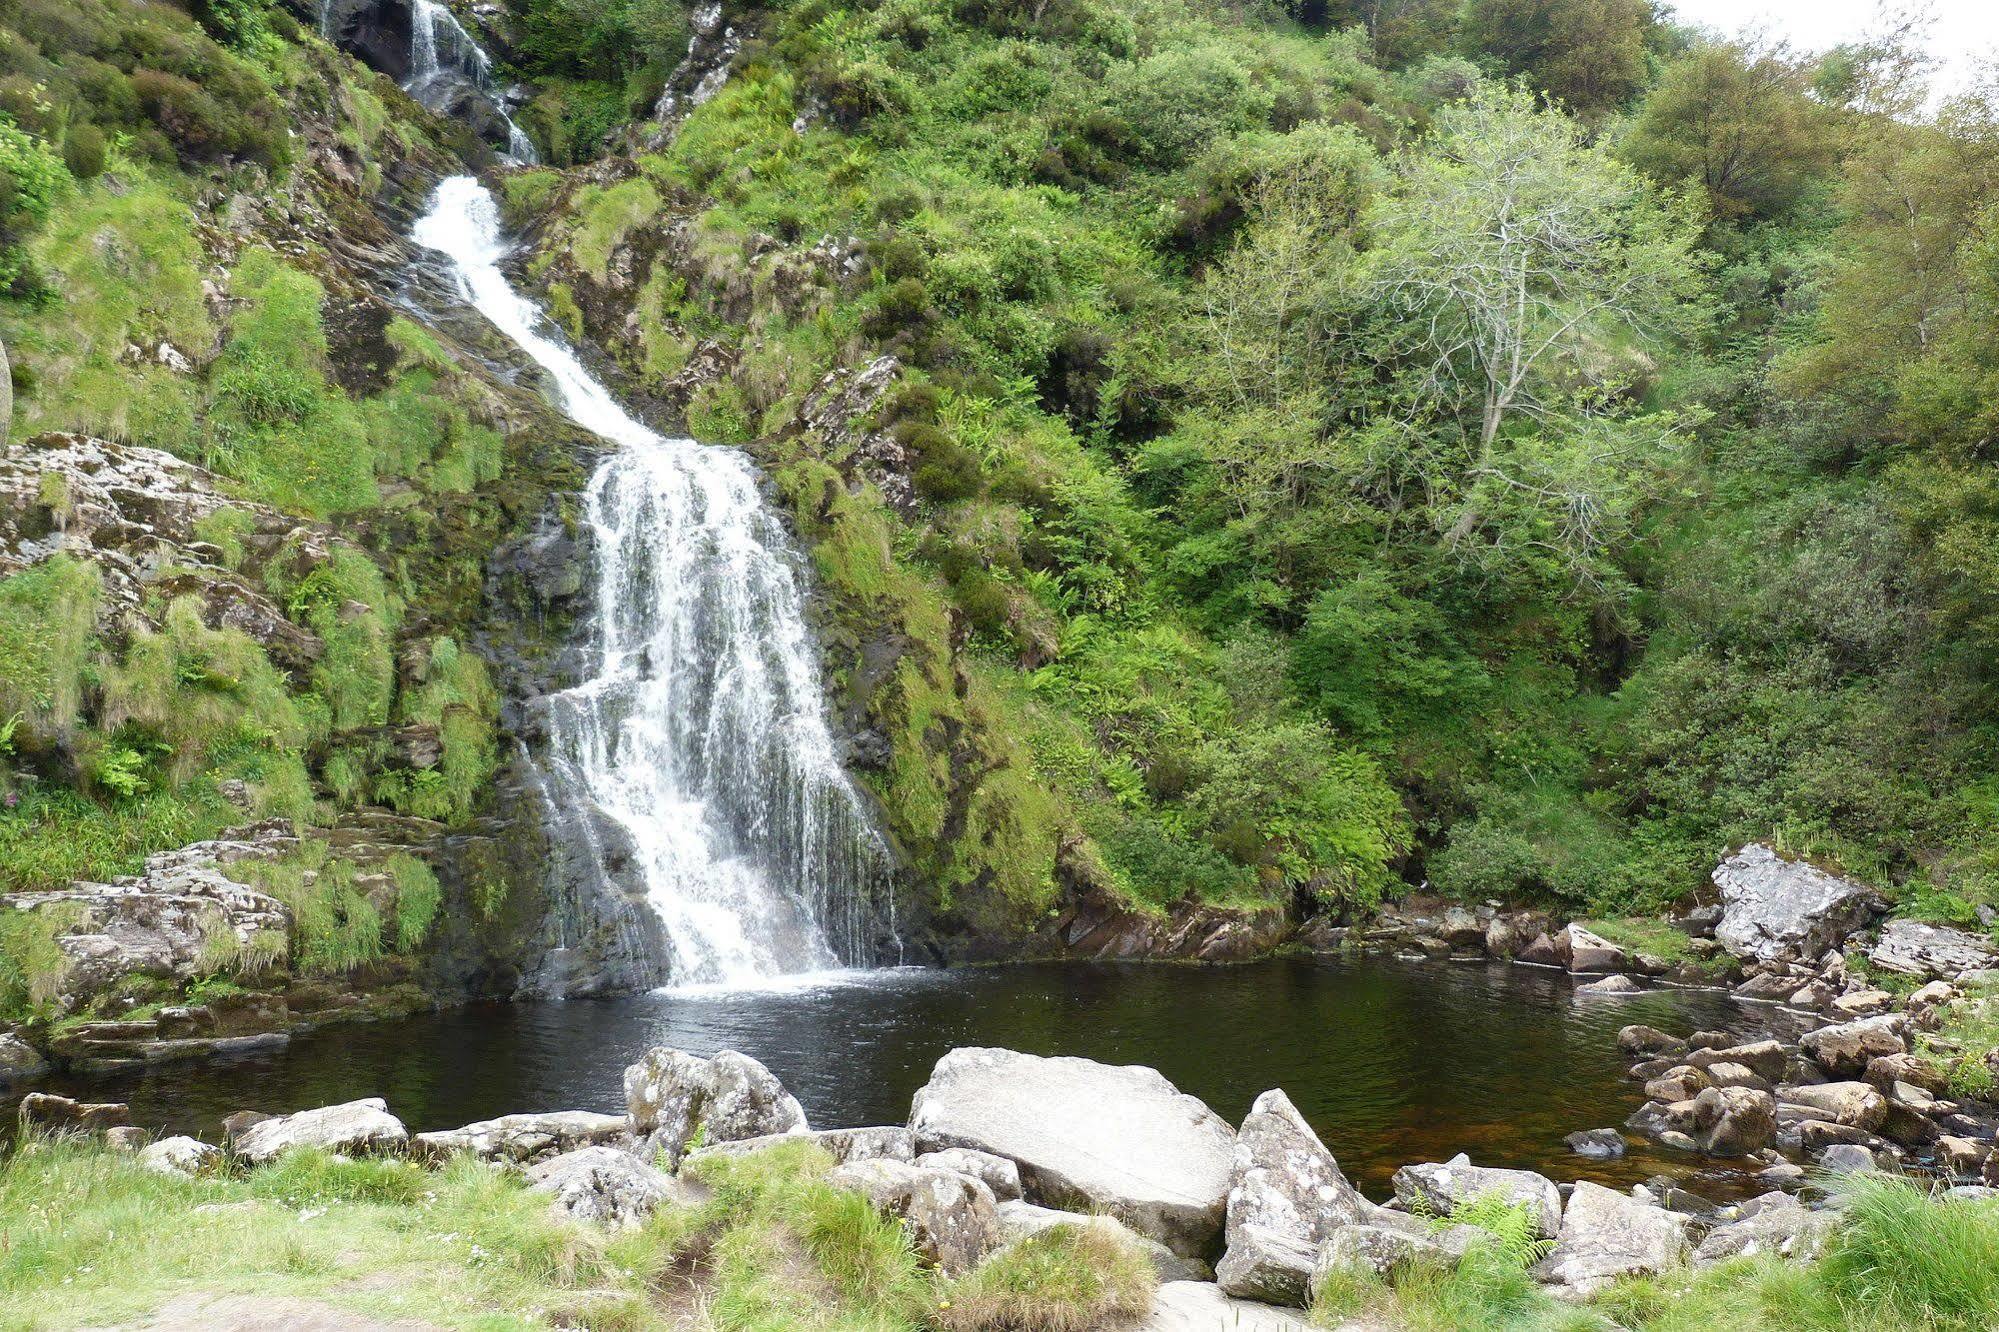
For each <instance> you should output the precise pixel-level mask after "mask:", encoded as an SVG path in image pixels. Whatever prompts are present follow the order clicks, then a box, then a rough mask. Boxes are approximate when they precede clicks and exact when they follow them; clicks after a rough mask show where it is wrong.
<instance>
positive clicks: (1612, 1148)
mask: <svg viewBox="0 0 1999 1332" xmlns="http://www.w3.org/2000/svg"><path fill="white" fill-rule="evenodd" d="M1562 1141H1563V1142H1565V1143H1567V1144H1568V1147H1569V1150H1570V1151H1572V1152H1574V1153H1575V1154H1576V1155H1577V1156H1586V1157H1588V1158H1590V1159H1591V1160H1592V1161H1610V1160H1614V1159H1616V1158H1617V1157H1620V1156H1622V1155H1624V1135H1623V1134H1622V1133H1619V1132H1618V1131H1617V1130H1616V1129H1614V1128H1598V1129H1583V1130H1582V1131H1581V1132H1578V1133H1571V1134H1570V1135H1569V1136H1568V1137H1566V1138H1563V1139H1562Z"/></svg>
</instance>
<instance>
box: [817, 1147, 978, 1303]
mask: <svg viewBox="0 0 1999 1332" xmlns="http://www.w3.org/2000/svg"><path fill="white" fill-rule="evenodd" d="M826 1182H827V1183H829V1184H831V1185H833V1186H834V1187H835V1188H842V1189H852V1190H854V1191H856V1192H858V1193H862V1194H865V1195H866V1196H867V1199H868V1201H869V1202H871V1203H873V1204H874V1206H875V1208H876V1210H878V1211H880V1212H883V1213H885V1214H886V1215H889V1216H893V1217H895V1218H897V1219H898V1220H900V1221H901V1222H902V1225H903V1229H904V1230H905V1231H906V1232H908V1234H909V1237H910V1242H911V1243H912V1244H913V1245H914V1246H915V1248H916V1252H917V1253H918V1254H920V1255H921V1256H922V1257H923V1258H924V1259H925V1260H926V1261H928V1262H930V1263H934V1264H935V1265H936V1266H937V1268H938V1270H940V1271H942V1272H943V1273H945V1274H946V1275H947V1276H958V1275H960V1274H962V1273H965V1272H969V1271H971V1270H972V1269H973V1268H974V1267H977V1266H978V1264H979V1260H980V1259H981V1258H984V1257H985V1256H986V1254H987V1253H989V1252H991V1251H992V1250H993V1249H994V1248H995V1247H997V1246H998V1244H999V1242H1000V1223H999V1204H998V1203H997V1202H996V1201H995V1200H994V1198H993V1191H992V1190H991V1189H989V1188H987V1187H986V1185H985V1181H983V1180H979V1179H974V1178H973V1177H972V1176H970V1175H963V1174H960V1173H958V1172H957V1171H955V1170H937V1169H933V1168H931V1167H929V1166H919V1165H909V1164H907V1163H905V1162H902V1161H890V1160H886V1159H883V1158H880V1157H877V1158H875V1159H874V1160H870V1161H854V1162H850V1163H849V1164H847V1165H843V1166H836V1167H835V1168H834V1169H833V1171H832V1172H831V1173H830V1174H828V1175H827V1176H826Z"/></svg>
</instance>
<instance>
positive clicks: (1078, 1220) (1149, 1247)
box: [999, 1199, 1215, 1281]
mask: <svg viewBox="0 0 1999 1332" xmlns="http://www.w3.org/2000/svg"><path fill="white" fill-rule="evenodd" d="M999 1224H1000V1235H1001V1237H1002V1238H1003V1239H1004V1240H1005V1241H1006V1242H1007V1243H1008V1244H1013V1243H1016V1242H1018V1241H1020V1240H1023V1239H1026V1238H1027V1237H1028V1236H1029V1235H1038V1234H1040V1233H1041V1232H1042V1231H1044V1230H1047V1229H1048V1228H1050V1227H1051V1226H1091V1227H1097V1228H1101V1229H1104V1230H1108V1231H1110V1232H1111V1233H1112V1234H1115V1235H1117V1236H1118V1237H1119V1238H1120V1239H1123V1240H1126V1241H1128V1242H1130V1243H1132V1244H1135V1245H1137V1246H1138V1247H1139V1249H1141V1250H1142V1251H1143V1252H1144V1253H1145V1256H1146V1258H1147V1259H1148V1260H1149V1261H1150V1262H1151V1263H1152V1273H1153V1275H1154V1276H1155V1277H1157V1278H1158V1279H1159V1280H1161V1281H1213V1280H1214V1279H1215V1273H1214V1269H1213V1268H1211V1267H1209V1266H1208V1265H1207V1264H1206V1263H1204V1262H1202V1261H1201V1260H1200V1259H1198V1258H1182V1257H1181V1256H1180V1255H1179V1254H1177V1253H1175V1252H1173V1250H1171V1249H1169V1248H1167V1247H1166V1246H1165V1245H1164V1244H1161V1243H1160V1242H1159V1241H1158V1240H1156V1239H1153V1238H1151V1237H1150V1236H1147V1235H1141V1234H1139V1233H1138V1232H1137V1231H1135V1230H1133V1229H1132V1228H1131V1227H1130V1226H1127V1225H1126V1224H1125V1223H1124V1222H1122V1221H1120V1220H1118V1219H1117V1218H1116V1217H1114V1216H1096V1215H1085V1214H1083V1213H1080V1212H1058V1211H1056V1210H1055V1209H1054V1208H1053V1207H1036V1206H1035V1205H1034V1204H1033V1203H1031V1202H1021V1201H1019V1200H1018V1199H1016V1200H1015V1201H1013V1202H1003V1203H1001V1204H1000V1205H999Z"/></svg>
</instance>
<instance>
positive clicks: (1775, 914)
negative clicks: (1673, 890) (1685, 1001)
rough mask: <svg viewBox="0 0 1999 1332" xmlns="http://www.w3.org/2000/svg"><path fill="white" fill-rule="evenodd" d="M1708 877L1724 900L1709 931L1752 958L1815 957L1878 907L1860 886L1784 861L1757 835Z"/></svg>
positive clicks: (1880, 906)
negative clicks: (1711, 930) (1756, 840)
mask: <svg viewBox="0 0 1999 1332" xmlns="http://www.w3.org/2000/svg"><path fill="white" fill-rule="evenodd" d="M1713 877H1714V883H1715V886H1716V887H1717V888H1719V889H1720V890H1721V898H1722V902H1723V904H1724V905H1723V911H1722V917H1721V923H1720V924H1718V925H1717V926H1715V931H1714V937H1715V938H1716V939H1718V940H1719V941H1720V942H1721V944H1722V946H1723V947H1725V948H1727V949H1728V951H1729V952H1731V953H1733V954H1735V955H1736V956H1737V957H1741V958H1753V959H1755V960H1757V961H1759V962H1778V961H1796V960H1800V959H1815V958H1817V957H1819V956H1821V955H1822V954H1824V953H1825V952H1826V951H1827V950H1828V949H1832V948H1837V947H1838V946H1839V944H1840V943H1841V942H1842V941H1843V940H1845V938H1846V936H1847V935H1849V934H1851V933H1853V932H1854V931H1855V930H1856V929H1858V928H1860V927H1861V926H1862V925H1864V924H1866V923H1867V921H1868V920H1869V919H1871V918H1872V917H1873V916H1874V915H1875V914H1877V913H1878V912H1880V911H1881V910H1883V909H1884V908H1885V906H1886V904H1885V903H1884V902H1883V901H1882V900H1881V898H1880V897H1879V895H1878V894H1876V893H1875V892H1874V890H1873V889H1871V888H1869V887H1868V886H1867V885H1865V884H1863V883H1858V882H1855V881H1854V880H1852V879H1847V878H1841V877H1840V876H1838V875H1836V874H1828V873H1826V872H1825V871H1824V870H1822V869H1819V868H1818V867H1817V866H1815V865H1810V864H1807V863H1805V862H1804V861H1801V860H1786V859H1784V858H1783V857H1782V856H1779V855H1778V854H1777V853H1776V852H1775V851H1773V850H1772V849H1771V848H1769V847H1767V846H1764V845H1763V844H1761V843H1760V842H1759V843H1752V844H1750V845H1748V846H1745V847H1743V848H1742V850H1740V851H1738V852H1737V853H1736V854H1734V855H1732V856H1730V857H1728V859H1726V860H1724V861H1722V862H1721V864H1720V865H1718V866H1716V867H1715V871H1714V876H1713Z"/></svg>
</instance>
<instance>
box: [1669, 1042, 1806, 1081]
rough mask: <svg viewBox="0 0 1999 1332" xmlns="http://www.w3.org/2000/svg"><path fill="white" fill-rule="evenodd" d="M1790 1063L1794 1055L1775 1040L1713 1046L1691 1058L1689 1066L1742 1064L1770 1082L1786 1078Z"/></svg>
mask: <svg viewBox="0 0 1999 1332" xmlns="http://www.w3.org/2000/svg"><path fill="white" fill-rule="evenodd" d="M1790 1062H1791V1055H1790V1052H1789V1051H1787V1050H1786V1049H1784V1047H1783V1046H1782V1045H1779V1044H1778V1043H1777V1042H1776V1041H1773V1040H1761V1041H1750V1042H1748V1043H1746V1044H1742V1045H1725V1046H1719V1047H1715V1046H1710V1047H1709V1048H1707V1049H1705V1050H1696V1051H1694V1052H1693V1053H1692V1054H1690V1055H1688V1056H1687V1063H1689V1064H1691V1065H1692V1066H1693V1067H1695V1068H1699V1069H1708V1068H1713V1067H1714V1066H1715V1065H1716V1064H1740V1065H1742V1066H1743V1067H1745V1068H1747V1069H1749V1070H1750V1071H1751V1072H1752V1073H1754V1074H1755V1075H1756V1076H1757V1077H1759V1078H1762V1079H1763V1080H1764V1081H1766V1082H1775V1081H1777V1079H1779V1078H1781V1077H1783V1076H1784V1069H1785V1067H1786V1066H1787V1065H1788V1064H1789V1063H1790Z"/></svg>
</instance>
